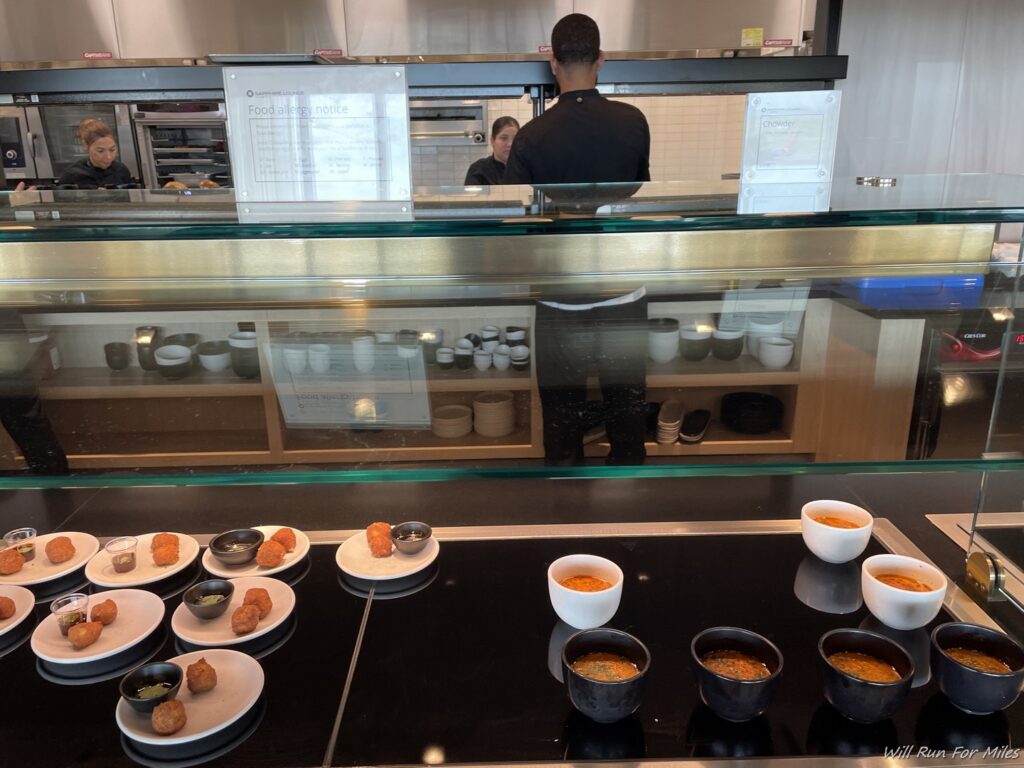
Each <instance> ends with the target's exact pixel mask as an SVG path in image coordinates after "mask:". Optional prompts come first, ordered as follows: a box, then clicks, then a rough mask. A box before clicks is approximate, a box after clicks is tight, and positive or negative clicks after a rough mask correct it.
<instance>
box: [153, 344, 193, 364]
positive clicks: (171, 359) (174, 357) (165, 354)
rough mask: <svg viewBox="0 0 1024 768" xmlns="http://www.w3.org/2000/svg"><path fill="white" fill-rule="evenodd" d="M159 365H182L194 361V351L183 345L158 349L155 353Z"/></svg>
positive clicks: (169, 345) (172, 345) (171, 345)
mask: <svg viewBox="0 0 1024 768" xmlns="http://www.w3.org/2000/svg"><path fill="white" fill-rule="evenodd" d="M153 357H154V358H155V360H156V364H157V365H181V364H182V363H184V362H185V361H187V360H191V359H192V350H191V349H189V348H188V347H186V346H183V345H181V344H168V345H167V346H164V347H158V348H157V350H156V352H154V353H153Z"/></svg>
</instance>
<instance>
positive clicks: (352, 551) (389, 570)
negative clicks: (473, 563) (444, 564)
mask: <svg viewBox="0 0 1024 768" xmlns="http://www.w3.org/2000/svg"><path fill="white" fill-rule="evenodd" d="M440 551H441V545H440V544H438V542H437V539H436V538H434V537H433V536H431V537H430V539H429V540H428V541H427V546H425V547H424V548H423V549H421V550H420V551H419V552H417V553H416V554H415V555H403V554H402V553H401V552H399V551H398V549H397V548H395V549H394V550H392V552H391V556H390V557H374V556H373V555H371V554H370V547H369V545H367V543H366V533H365V532H364V531H360V532H359V533H357V534H356V535H355V536H350V537H349V538H347V539H345V542H344V543H343V544H342V545H341V546H340V547H338V553H337V554H336V555H335V556H334V560H335V562H337V563H338V567H339V568H341V570H343V571H344V572H345V573H347V574H348V575H349V576H355V577H356V578H357V579H369V580H371V581H386V580H388V579H400V578H402V577H403V576H409V575H410V574H413V573H416V572H417V571H422V570H423V569H424V568H426V567H427V566H428V565H430V564H431V563H432V562H434V560H436V559H437V553H438V552H440Z"/></svg>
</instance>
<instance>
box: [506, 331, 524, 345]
mask: <svg viewBox="0 0 1024 768" xmlns="http://www.w3.org/2000/svg"><path fill="white" fill-rule="evenodd" d="M525 342H526V330H525V329H520V330H518V331H508V330H506V331H505V343H506V344H508V345H509V346H515V345H516V344H523V343H525Z"/></svg>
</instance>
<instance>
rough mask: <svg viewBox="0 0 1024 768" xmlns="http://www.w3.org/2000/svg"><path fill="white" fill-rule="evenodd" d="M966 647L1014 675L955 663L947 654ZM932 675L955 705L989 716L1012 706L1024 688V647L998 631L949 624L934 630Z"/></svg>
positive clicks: (954, 623)
mask: <svg viewBox="0 0 1024 768" xmlns="http://www.w3.org/2000/svg"><path fill="white" fill-rule="evenodd" d="M950 648H967V649H971V650H976V651H981V652H982V653H986V654H988V655H989V656H994V657H995V658H997V659H999V660H1000V661H1002V662H1004V663H1005V664H1007V665H1008V666H1009V667H1010V669H1011V670H1013V671H1012V672H1004V673H995V672H982V671H981V670H978V669H974V668H973V667H968V666H967V665H966V664H961V663H960V662H958V661H954V660H953V658H952V657H951V656H949V654H948V653H946V651H947V650H948V649H950ZM932 674H934V675H935V677H936V679H937V680H938V681H939V687H940V688H941V689H942V692H943V693H944V694H946V696H947V697H948V698H949V700H950V701H951V702H952V703H953V705H954V706H956V707H958V708H959V709H962V710H963V711H964V712H969V713H970V714H972V715H987V714H989V713H990V712H998V711H999V710H1002V709H1006V708H1007V707H1008V706H1010V705H1011V704H1013V702H1015V701H1016V700H1017V697H1018V696H1019V695H1020V691H1021V686H1022V685H1024V648H1021V646H1020V645H1019V644H1018V643H1017V642H1016V641H1014V640H1011V639H1010V638H1009V637H1007V636H1006V635H1004V634H1003V633H1002V632H999V631H998V630H995V629H989V628H988V627H982V626H980V625H978V624H961V623H957V622H950V623H948V624H940V625H939V626H937V627H936V628H935V629H934V630H932Z"/></svg>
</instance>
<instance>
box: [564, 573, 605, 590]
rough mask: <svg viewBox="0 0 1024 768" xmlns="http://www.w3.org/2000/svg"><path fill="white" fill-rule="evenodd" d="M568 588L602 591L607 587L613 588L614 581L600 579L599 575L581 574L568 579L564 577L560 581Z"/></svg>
mask: <svg viewBox="0 0 1024 768" xmlns="http://www.w3.org/2000/svg"><path fill="white" fill-rule="evenodd" d="M558 583H559V584H561V585H562V586H563V587H565V588H566V589H575V590H576V591H577V592H602V591H604V590H606V589H611V587H612V583H611V582H610V581H605V580H604V579H599V578H597V576H589V575H587V574H581V575H579V576H570V577H569V578H567V579H562V580H561V581H559V582H558Z"/></svg>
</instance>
